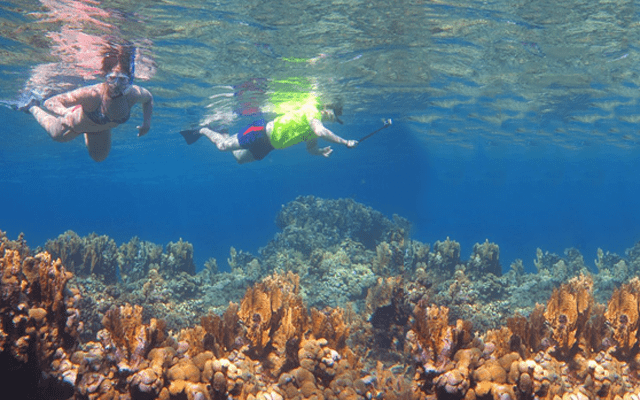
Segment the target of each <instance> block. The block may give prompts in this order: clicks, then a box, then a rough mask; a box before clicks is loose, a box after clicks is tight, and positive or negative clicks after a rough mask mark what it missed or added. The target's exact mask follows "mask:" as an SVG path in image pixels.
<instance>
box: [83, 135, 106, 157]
mask: <svg viewBox="0 0 640 400" xmlns="http://www.w3.org/2000/svg"><path fill="white" fill-rule="evenodd" d="M84 143H85V144H86V145H87V150H89V155H90V156H91V158H93V161H95V162H101V161H104V160H105V159H106V158H107V156H108V155H109V152H110V151H111V129H107V130H106V131H102V132H96V133H85V134H84Z"/></svg>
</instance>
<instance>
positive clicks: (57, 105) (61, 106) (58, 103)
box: [44, 85, 100, 115]
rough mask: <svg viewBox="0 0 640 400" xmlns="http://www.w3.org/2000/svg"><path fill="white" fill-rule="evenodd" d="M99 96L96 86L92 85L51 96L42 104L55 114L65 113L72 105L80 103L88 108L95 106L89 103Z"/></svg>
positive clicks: (96, 99)
mask: <svg viewBox="0 0 640 400" xmlns="http://www.w3.org/2000/svg"><path fill="white" fill-rule="evenodd" d="M99 98H100V92H99V91H98V89H97V86H96V85H93V86H87V87H82V88H79V89H76V90H72V91H70V92H67V93H62V94H59V95H57V96H53V97H51V98H50V99H47V100H46V101H45V102H44V106H45V108H47V109H48V110H49V111H51V112H53V113H55V114H57V115H65V114H66V113H67V112H68V111H69V108H71V107H73V106H78V105H81V106H82V107H87V108H89V109H92V108H95V105H93V104H89V103H91V102H96V101H98V100H99Z"/></svg>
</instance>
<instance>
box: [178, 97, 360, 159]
mask: <svg viewBox="0 0 640 400" xmlns="http://www.w3.org/2000/svg"><path fill="white" fill-rule="evenodd" d="M341 114H342V109H341V108H340V107H332V106H321V105H319V103H318V102H317V100H316V99H315V98H313V97H311V98H309V100H308V101H307V102H306V103H304V104H303V105H302V106H301V107H299V108H297V109H295V110H292V111H290V112H288V113H286V114H284V115H281V116H279V117H277V118H276V119H275V120H273V121H270V122H268V123H267V124H265V123H264V120H258V121H255V122H254V123H253V124H251V125H250V126H248V127H247V128H245V129H243V130H241V131H240V132H239V133H238V134H237V135H227V134H224V133H218V132H215V131H213V130H211V129H209V128H207V127H202V128H199V129H193V130H186V131H182V132H180V134H181V135H182V136H183V137H184V138H185V140H186V141H187V144H192V143H194V142H195V141H196V140H198V139H199V138H200V137H202V136H206V137H207V138H208V139H209V140H210V141H211V142H212V143H213V144H215V145H216V147H217V148H218V150H220V151H231V152H233V155H234V157H235V158H236V160H237V161H238V164H245V163H248V162H252V161H257V160H262V159H263V158H264V157H265V156H266V155H267V154H269V152H271V151H272V150H275V149H284V148H287V147H291V146H293V145H295V144H298V143H301V142H305V143H306V145H307V151H308V152H309V153H310V154H313V155H319V156H324V157H329V156H330V155H331V153H332V152H333V149H332V148H331V147H330V146H327V147H322V148H319V147H318V139H319V138H320V139H324V140H326V141H328V142H331V143H335V144H343V145H345V146H347V147H348V148H354V147H356V146H357V145H358V141H357V140H345V139H343V138H341V137H340V136H338V135H336V134H335V133H333V132H331V131H330V130H329V129H327V128H325V126H324V125H323V124H322V123H323V122H326V121H328V122H333V121H337V122H339V123H341V124H342V121H341V120H340V119H339V118H338V117H339V116H340V115H341Z"/></svg>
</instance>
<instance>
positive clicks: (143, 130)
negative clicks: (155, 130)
mask: <svg viewBox="0 0 640 400" xmlns="http://www.w3.org/2000/svg"><path fill="white" fill-rule="evenodd" d="M132 89H133V90H135V92H134V93H135V95H136V98H135V99H136V103H142V125H140V126H138V127H137V128H138V136H143V135H146V134H147V132H149V129H151V114H153V96H152V95H151V92H149V91H148V90H147V89H145V88H142V87H140V86H133V87H132Z"/></svg>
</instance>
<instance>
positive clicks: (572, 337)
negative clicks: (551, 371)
mask: <svg viewBox="0 0 640 400" xmlns="http://www.w3.org/2000/svg"><path fill="white" fill-rule="evenodd" d="M592 287H593V281H592V280H591V278H588V277H585V276H581V277H580V278H574V279H572V280H571V281H570V282H569V283H568V284H566V285H562V286H561V287H560V288H559V289H556V290H554V291H553V294H552V295H551V299H549V302H548V303H547V309H546V311H545V313H544V317H545V319H546V320H547V322H548V323H549V325H550V328H551V331H552V339H553V341H554V343H555V346H556V348H555V351H556V352H557V353H558V355H559V356H561V357H569V356H571V354H572V353H574V352H575V351H577V346H578V345H579V344H580V343H579V340H580V339H581V337H582V336H583V334H584V331H585V327H586V324H587V322H588V321H589V317H590V316H591V307H592V306H593V296H592V295H591V292H592Z"/></svg>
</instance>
